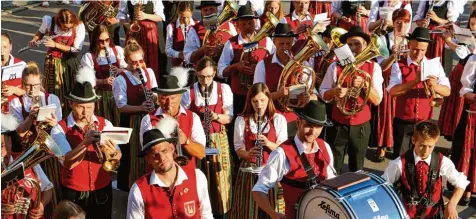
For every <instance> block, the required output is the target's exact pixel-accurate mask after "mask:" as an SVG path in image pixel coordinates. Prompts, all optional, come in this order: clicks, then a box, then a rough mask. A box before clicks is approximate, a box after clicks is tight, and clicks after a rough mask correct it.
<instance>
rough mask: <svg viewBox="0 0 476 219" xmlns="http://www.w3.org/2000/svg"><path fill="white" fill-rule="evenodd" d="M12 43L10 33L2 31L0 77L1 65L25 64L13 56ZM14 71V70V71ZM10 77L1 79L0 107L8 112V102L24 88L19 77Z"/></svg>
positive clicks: (22, 91)
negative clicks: (0, 104) (0, 100)
mask: <svg viewBox="0 0 476 219" xmlns="http://www.w3.org/2000/svg"><path fill="white" fill-rule="evenodd" d="M12 49H13V45H12V40H11V38H10V35H8V34H7V33H2V49H1V52H2V54H1V56H2V78H3V74H4V72H3V67H6V66H12V65H15V64H23V65H26V63H25V62H24V61H22V60H21V59H19V58H16V57H13V55H12V54H11V53H12ZM15 73H16V72H15ZM16 75H17V74H15V78H12V79H10V80H7V81H5V82H4V81H2V108H1V111H2V112H5V113H7V112H8V103H9V102H10V101H11V100H12V99H13V98H15V97H19V96H22V95H23V94H25V90H23V89H22V87H21V78H16Z"/></svg>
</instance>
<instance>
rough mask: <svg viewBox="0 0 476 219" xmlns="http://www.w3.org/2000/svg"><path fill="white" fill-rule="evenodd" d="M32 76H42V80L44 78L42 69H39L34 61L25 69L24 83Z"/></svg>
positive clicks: (23, 74) (23, 73) (22, 77)
mask: <svg viewBox="0 0 476 219" xmlns="http://www.w3.org/2000/svg"><path fill="white" fill-rule="evenodd" d="M30 75H33V76H40V79H42V78H43V75H42V74H41V72H40V68H38V64H36V62H34V61H29V62H28V63H27V64H26V67H25V68H24V69H23V72H22V76H21V79H22V81H23V82H25V80H26V78H27V77H28V76H30Z"/></svg>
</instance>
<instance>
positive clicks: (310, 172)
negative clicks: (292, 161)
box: [281, 140, 318, 189]
mask: <svg viewBox="0 0 476 219" xmlns="http://www.w3.org/2000/svg"><path fill="white" fill-rule="evenodd" d="M290 141H291V142H292V144H293V148H294V149H295V150H296V153H297V154H299V150H298V148H297V146H296V143H295V142H294V140H290ZM299 159H300V160H301V163H302V165H303V166H304V171H306V173H307V181H306V182H298V181H294V180H290V179H288V178H286V177H283V179H282V180H281V183H284V184H287V185H289V186H292V187H295V188H299V189H312V188H314V187H316V186H317V185H318V183H317V175H316V173H314V168H313V167H312V166H311V164H309V161H308V160H307V157H306V154H305V153H304V152H303V153H302V154H299Z"/></svg>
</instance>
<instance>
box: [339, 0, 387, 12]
mask: <svg viewBox="0 0 476 219" xmlns="http://www.w3.org/2000/svg"><path fill="white" fill-rule="evenodd" d="M356 1H359V0H349V2H356ZM370 5H371V7H370V8H375V7H378V0H371V3H370ZM362 6H364V5H362ZM331 11H332V13H334V12H335V11H337V12H339V13H340V14H342V1H341V0H334V1H332V9H331Z"/></svg>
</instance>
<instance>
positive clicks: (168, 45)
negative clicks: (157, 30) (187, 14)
mask: <svg viewBox="0 0 476 219" xmlns="http://www.w3.org/2000/svg"><path fill="white" fill-rule="evenodd" d="M194 25H195V21H194V20H193V19H190V24H188V26H187V28H182V34H183V36H184V48H185V44H186V43H187V40H188V32H190V30H191V29H193V26H194ZM178 28H180V20H179V19H177V21H176V22H175V29H178ZM174 37H177V36H174V28H172V24H169V25H167V35H166V38H165V53H166V54H167V56H168V57H172V58H178V57H179V53H180V52H182V51H177V50H174V48H173V46H174Z"/></svg>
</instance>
